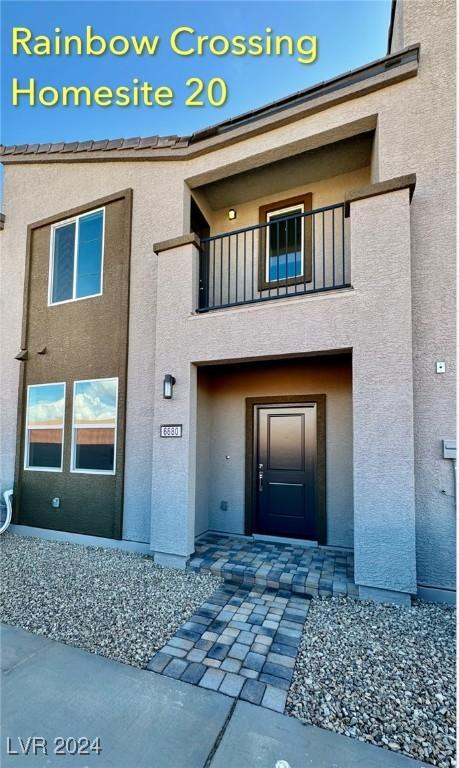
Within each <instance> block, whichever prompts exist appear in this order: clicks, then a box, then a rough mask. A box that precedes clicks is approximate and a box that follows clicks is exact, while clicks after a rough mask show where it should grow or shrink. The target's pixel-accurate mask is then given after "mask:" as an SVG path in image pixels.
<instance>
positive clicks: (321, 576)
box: [189, 534, 357, 597]
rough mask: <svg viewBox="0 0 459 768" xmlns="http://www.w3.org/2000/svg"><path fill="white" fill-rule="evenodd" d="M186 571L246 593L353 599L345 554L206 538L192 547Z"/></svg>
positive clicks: (351, 562) (350, 571)
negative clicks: (278, 591) (262, 589)
mask: <svg viewBox="0 0 459 768" xmlns="http://www.w3.org/2000/svg"><path fill="white" fill-rule="evenodd" d="M189 567H190V568H193V569H195V570H201V571H210V572H211V573H213V574H214V575H215V576H220V577H221V578H222V579H224V580H225V581H229V582H232V583H236V584H240V585H242V586H244V587H248V588H250V587H252V586H260V587H272V588H274V589H288V590H289V591H290V592H292V593H293V594H303V595H311V596H317V595H319V596H321V597H332V596H337V595H346V594H348V595H353V596H356V595H357V589H356V586H355V584H354V555H353V553H352V551H350V550H342V549H334V548H332V547H313V546H309V547H308V546H305V545H302V544H298V545H296V544H295V545H291V544H273V543H270V542H266V541H260V540H259V539H242V538H235V537H231V536H221V535H220V536H219V535H215V534H209V535H207V536H205V537H203V538H201V539H199V541H197V542H196V552H195V554H194V555H193V556H192V558H191V559H190V563H189Z"/></svg>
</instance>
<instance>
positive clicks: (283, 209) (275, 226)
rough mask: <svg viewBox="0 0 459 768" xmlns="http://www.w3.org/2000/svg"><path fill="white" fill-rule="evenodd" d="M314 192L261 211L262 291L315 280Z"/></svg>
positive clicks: (260, 263)
mask: <svg viewBox="0 0 459 768" xmlns="http://www.w3.org/2000/svg"><path fill="white" fill-rule="evenodd" d="M311 209H312V195H311V193H308V194H304V195H301V196H299V197H293V198H289V199H288V200H279V201H278V202H277V203H270V204H269V205H263V206H261V207H260V209H259V222H260V224H261V225H262V226H261V227H260V229H259V243H260V244H259V290H260V291H263V290H268V289H269V288H271V287H272V286H277V285H284V286H288V285H293V284H295V283H300V282H301V283H307V282H310V281H311V279H312V278H311V273H312V215H309V216H308V215H306V216H305V214H307V213H308V211H310V210H311Z"/></svg>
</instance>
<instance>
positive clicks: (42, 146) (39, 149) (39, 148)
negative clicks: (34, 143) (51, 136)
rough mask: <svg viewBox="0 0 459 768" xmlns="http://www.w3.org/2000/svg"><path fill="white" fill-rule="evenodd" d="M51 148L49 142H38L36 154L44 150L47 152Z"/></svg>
mask: <svg viewBox="0 0 459 768" xmlns="http://www.w3.org/2000/svg"><path fill="white" fill-rule="evenodd" d="M50 149H51V144H39V145H38V149H37V154H38V155H41V154H43V153H44V152H49V150H50Z"/></svg>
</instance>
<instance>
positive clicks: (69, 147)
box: [62, 141, 78, 152]
mask: <svg viewBox="0 0 459 768" xmlns="http://www.w3.org/2000/svg"><path fill="white" fill-rule="evenodd" d="M77 146H78V142H77V141H68V142H66V143H65V144H64V147H63V149H62V151H63V152H75V150H76V148H77Z"/></svg>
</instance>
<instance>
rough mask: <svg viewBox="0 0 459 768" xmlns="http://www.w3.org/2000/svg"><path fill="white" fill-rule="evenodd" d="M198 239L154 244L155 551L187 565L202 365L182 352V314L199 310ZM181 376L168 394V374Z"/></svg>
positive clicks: (168, 561) (161, 559) (165, 560)
mask: <svg viewBox="0 0 459 768" xmlns="http://www.w3.org/2000/svg"><path fill="white" fill-rule="evenodd" d="M197 245H198V241H197V239H196V238H195V237H194V236H190V235H187V236H184V237H182V238H176V239H175V240H171V241H168V242H166V243H159V244H157V245H155V246H154V249H155V251H156V253H157V254H158V270H157V304H156V355H155V360H156V364H155V369H156V371H155V382H154V386H155V400H154V409H155V413H154V422H153V481H152V507H151V544H150V547H151V550H152V551H153V552H154V557H155V561H156V562H158V563H160V564H161V565H166V566H171V567H174V568H180V567H182V568H183V567H185V565H186V561H187V559H188V557H189V555H190V554H192V552H193V551H194V529H195V479H196V387H197V375H196V368H195V366H194V365H191V364H190V363H189V362H188V361H185V360H184V359H183V356H178V355H177V353H176V346H177V345H176V336H177V331H176V327H177V318H178V317H179V316H181V315H183V314H188V313H190V314H191V313H192V312H193V311H194V309H195V302H196V296H197V292H196V288H197V277H198V248H197ZM168 373H169V374H171V375H172V376H174V377H175V379H176V384H175V386H174V388H173V397H172V399H171V400H166V399H164V397H163V381H164V376H165V374H168ZM162 424H181V425H182V437H177V438H174V437H160V427H161V425H162Z"/></svg>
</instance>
